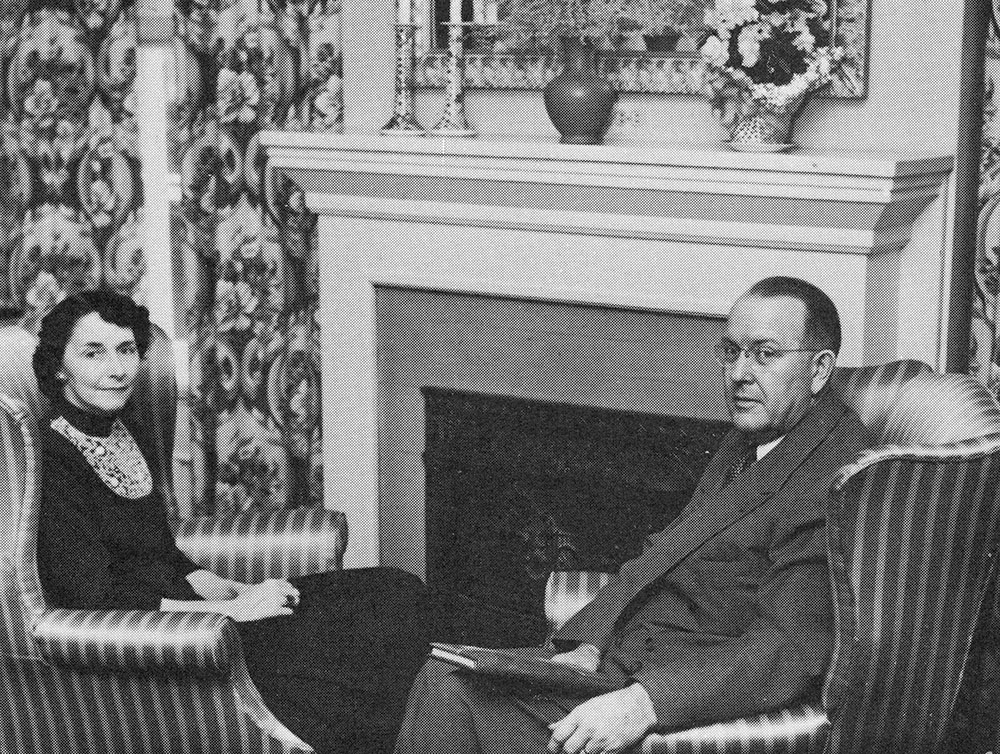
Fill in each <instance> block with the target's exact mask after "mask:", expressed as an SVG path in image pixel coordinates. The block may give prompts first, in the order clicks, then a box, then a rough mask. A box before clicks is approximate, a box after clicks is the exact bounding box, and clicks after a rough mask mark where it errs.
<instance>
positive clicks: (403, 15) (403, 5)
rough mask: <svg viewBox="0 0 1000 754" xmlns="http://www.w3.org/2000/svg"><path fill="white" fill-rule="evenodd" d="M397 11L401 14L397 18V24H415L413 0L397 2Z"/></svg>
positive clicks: (397, 0)
mask: <svg viewBox="0 0 1000 754" xmlns="http://www.w3.org/2000/svg"><path fill="white" fill-rule="evenodd" d="M396 10H397V11H398V13H399V15H398V16H397V17H396V21H397V23H401V24H412V23H413V0H396Z"/></svg>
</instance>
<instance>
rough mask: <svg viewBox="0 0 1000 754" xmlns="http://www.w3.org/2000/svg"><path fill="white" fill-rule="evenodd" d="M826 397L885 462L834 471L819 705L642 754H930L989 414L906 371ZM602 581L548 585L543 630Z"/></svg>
mask: <svg viewBox="0 0 1000 754" xmlns="http://www.w3.org/2000/svg"><path fill="white" fill-rule="evenodd" d="M831 387H832V389H834V390H836V391H838V392H839V393H840V394H841V396H842V397H843V399H844V401H845V403H847V404H848V405H849V406H851V407H853V408H854V409H855V410H856V411H857V413H858V414H859V416H860V417H861V419H862V422H863V423H864V424H865V426H866V427H868V428H869V429H870V430H871V432H872V434H871V441H872V442H873V443H875V444H878V445H883V444H885V443H893V444H894V446H893V447H880V448H878V449H877V450H873V451H870V452H869V453H868V454H866V455H865V456H864V457H863V458H862V459H861V460H860V461H859V462H858V463H857V464H854V465H852V466H849V467H846V468H845V469H844V470H843V472H842V475H841V478H840V480H839V482H838V484H837V486H836V488H835V489H836V494H835V495H833V496H832V499H831V513H830V520H831V522H832V525H831V527H830V529H829V533H828V537H829V540H830V541H829V556H830V562H831V575H832V579H833V583H834V590H835V594H836V596H837V600H836V602H837V607H838V616H837V642H836V650H835V653H834V661H833V662H832V663H831V668H830V671H829V673H828V676H827V679H826V684H825V688H824V697H823V705H822V706H809V705H800V706H798V707H794V708H791V709H788V710H781V711H779V712H775V713H771V714H767V715H761V716H758V717H754V718H748V719H745V720H737V721H733V722H726V723H720V724H716V725H709V726H703V727H700V728H694V729H691V730H685V731H677V732H672V733H669V734H665V735H660V734H651V735H649V736H647V737H646V738H645V739H644V740H643V743H642V747H641V749H642V751H643V752H644V753H647V754H652V753H653V752H655V753H657V754H688V753H690V754H729V752H740V753H741V754H752V753H755V752H762V753H763V752H768V753H771V752H788V753H789V754H819V752H825V753H826V754H847V753H850V754H855V753H857V754H861V753H862V752H864V754H877V753H878V752H887V753H888V752H893V753H894V754H896V753H899V754H905V753H906V752H914V754H916V753H917V752H929V751H933V749H934V745H935V743H936V742H937V741H939V740H940V739H941V736H942V735H943V731H944V727H945V725H946V723H947V721H948V717H949V715H950V713H951V710H952V705H953V704H954V700H955V695H956V693H957V689H958V683H959V680H960V674H961V671H962V668H963V667H964V663H965V661H966V656H967V653H968V647H969V644H970V642H971V638H972V633H973V630H974V628H975V623H976V618H977V615H978V611H979V610H980V608H981V603H982V600H983V594H984V592H985V589H986V586H987V580H988V576H989V568H990V563H991V562H992V560H991V554H992V550H991V548H992V546H993V543H994V541H995V539H996V528H997V518H998V510H997V508H998V501H997V481H998V479H997V476H998V473H1000V472H998V470H997V466H998V465H1000V457H998V456H997V453H996V452H995V451H996V450H997V448H998V447H1000V434H997V433H1000V406H998V404H997V402H996V401H995V400H994V399H993V397H992V396H991V395H990V394H989V393H988V392H987V391H986V390H984V389H983V388H982V386H981V385H980V384H979V383H977V382H976V381H974V380H972V379H971V378H968V377H965V376H962V375H938V374H934V373H933V372H932V371H931V369H930V367H929V366H928V365H926V364H923V363H922V362H918V361H899V362H893V363H891V364H886V365H883V366H880V367H865V368H855V369H851V368H848V369H840V370H838V372H837V375H836V378H835V381H834V383H833V384H832V385H831ZM942 443H949V444H948V445H944V446H941V447H938V446H939V445H940V444H942ZM925 446H928V447H925ZM609 578H610V577H609V576H608V575H607V574H597V573H584V572H556V573H553V574H552V576H551V577H550V579H549V583H548V585H547V588H546V608H545V609H546V616H547V617H548V619H549V622H550V625H552V626H553V628H556V627H558V626H559V625H561V624H562V623H563V622H565V620H567V619H568V618H569V616H570V615H572V613H573V610H574V608H575V609H579V607H582V606H583V605H584V604H586V603H587V601H588V597H587V594H588V593H589V595H590V598H593V596H594V594H596V592H597V589H599V588H600V586H601V585H603V584H604V583H606V581H607V580H608V579H609ZM949 595H950V596H951V598H949ZM952 599H953V600H954V607H952V604H953V603H952ZM901 606H906V609H907V610H908V611H912V612H911V613H907V614H904V612H903V609H902V607H901Z"/></svg>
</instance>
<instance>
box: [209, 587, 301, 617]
mask: <svg viewBox="0 0 1000 754" xmlns="http://www.w3.org/2000/svg"><path fill="white" fill-rule="evenodd" d="M244 586H246V588H245V589H244V590H243V592H242V593H240V595H239V596H237V597H235V598H234V599H231V600H229V601H228V602H224V603H222V605H223V610H224V614H225V615H228V616H229V617H230V618H232V619H233V620H234V621H236V622H237V623H247V622H249V621H254V620H261V619H262V618H274V617H276V616H279V615H291V614H292V608H293V607H294V606H295V605H297V604H298V602H299V590H298V589H296V588H295V587H294V586H292V585H291V584H290V583H289V582H287V581H285V580H284V579H268V580H267V581H263V582H261V583H260V584H252V585H249V586H247V585H244Z"/></svg>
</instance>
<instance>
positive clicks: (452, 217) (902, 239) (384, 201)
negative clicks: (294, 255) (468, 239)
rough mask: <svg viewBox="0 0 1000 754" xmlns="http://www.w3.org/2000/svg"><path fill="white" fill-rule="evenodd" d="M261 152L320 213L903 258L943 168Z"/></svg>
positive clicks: (376, 151)
mask: <svg viewBox="0 0 1000 754" xmlns="http://www.w3.org/2000/svg"><path fill="white" fill-rule="evenodd" d="M261 142H262V144H263V145H264V146H265V147H266V148H267V150H268V155H269V165H270V168H271V169H272V170H273V169H277V170H280V171H282V172H283V173H285V174H287V175H288V176H289V177H290V178H292V179H293V180H294V181H295V182H296V183H297V184H298V185H299V186H301V187H302V189H303V190H304V191H305V193H306V198H307V203H308V205H309V207H310V208H311V209H312V210H313V211H315V212H317V213H319V214H333V215H338V216H342V217H357V218H364V219H383V220H394V221H401V222H425V223H426V222H430V223H439V224H445V225H466V226H474V227H478V228H501V229H521V230H536V231H552V232H570V233H578V234H588V235H601V236H611V237H616V238H628V239H637V240H657V241H672V242H681V243H706V244H711V245H718V244H720V243H721V244H726V245H730V246H740V247H749V248H773V247H774V245H775V239H781V246H782V248H787V249H795V250H802V251H808V250H816V251H823V252H828V253H829V252H836V253H855V254H868V253H872V252H876V251H898V250H899V249H901V248H902V247H903V246H904V245H905V244H906V243H907V241H908V240H909V238H910V231H911V229H912V224H913V221H914V220H915V218H916V217H917V216H918V215H919V214H920V212H921V211H922V210H923V209H924V208H925V207H926V206H927V205H928V204H929V203H930V202H931V201H932V200H933V199H934V198H935V197H936V196H937V195H938V192H939V191H940V188H941V185H942V184H943V182H944V180H945V178H946V177H947V175H948V173H949V172H950V171H951V169H952V165H953V160H952V158H951V157H946V156H937V155H923V156H898V157H894V156H891V155H889V156H887V155H886V154H884V153H881V152H880V153H877V154H871V155H864V154H837V153H820V152H811V151H809V152H801V153H795V154H780V155H774V154H737V153H733V152H729V151H723V150H721V149H718V150H713V149H704V148H702V149H694V148H689V149H684V148H676V149H668V148H664V147H645V146H643V147H641V148H636V147H614V146H601V147H580V146H565V145H560V144H554V143H542V142H534V143H532V142H513V141H503V140H491V141H475V140H468V141H467V140H454V139H453V140H442V139H419V138H384V137H374V138H372V137H360V136H339V135H337V136H333V135H330V134H314V133H293V132H270V133H265V134H263V135H262V137H261Z"/></svg>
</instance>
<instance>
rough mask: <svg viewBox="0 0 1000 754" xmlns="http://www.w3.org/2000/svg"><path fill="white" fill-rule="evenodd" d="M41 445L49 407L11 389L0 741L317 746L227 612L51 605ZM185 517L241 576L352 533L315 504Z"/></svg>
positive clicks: (166, 749)
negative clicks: (45, 589)
mask: <svg viewBox="0 0 1000 754" xmlns="http://www.w3.org/2000/svg"><path fill="white" fill-rule="evenodd" d="M150 384H151V385H153V384H158V385H159V386H160V387H159V388H157V389H161V388H162V387H163V386H164V385H165V384H168V385H169V384H172V381H170V380H166V381H165V380H159V381H158V382H156V381H151V383H150ZM153 405H158V404H156V403H155V401H154V404H153ZM163 405H171V407H172V404H169V401H166V402H165V403H164V404H163ZM148 424H149V426H151V427H154V428H156V429H155V431H157V432H160V431H163V432H164V435H163V437H164V440H163V442H164V448H165V449H167V450H168V452H167V455H166V457H167V458H169V457H170V453H171V452H172V451H169V448H168V444H169V442H170V440H171V438H172V434H171V433H172V427H171V425H170V422H169V421H166V423H164V424H156V423H148ZM37 447H38V426H37V421H36V417H34V416H33V415H31V414H30V413H29V412H28V411H27V408H26V407H25V405H24V404H23V403H21V402H20V401H14V400H12V399H8V398H7V397H6V396H4V395H0V459H2V463H0V614H2V617H3V629H2V632H0V752H5V753H6V752H11V753H12V754H13V753H14V752H16V753H17V754H22V753H23V754H55V753H58V754H84V753H86V754H224V753H226V752H239V753H240V754H243V752H247V753H255V752H259V753H261V754H263V753H267V754H300V753H301V754H305V752H311V751H312V749H311V748H310V747H309V746H308V745H307V744H306V743H305V742H303V741H301V740H300V739H298V738H297V737H296V736H295V735H294V734H293V733H292V732H291V731H289V730H288V729H287V728H286V727H285V726H284V725H283V724H282V723H281V722H280V721H279V720H277V718H275V717H274V715H272V714H271V712H270V711H269V710H268V709H267V707H266V706H265V704H264V702H263V700H262V699H261V697H260V693H259V692H258V690H257V688H256V687H255V686H254V684H253V682H252V680H251V679H250V676H249V674H248V672H247V667H246V662H245V660H244V658H243V653H242V649H241V647H240V643H239V635H238V634H237V633H236V631H235V629H234V627H233V625H232V624H231V623H230V621H229V619H228V618H223V617H222V616H218V615H213V614H206V613H160V612H157V611H138V610H136V611H133V610H112V611H82V610H59V609H52V610H49V609H46V605H45V601H44V597H43V594H42V589H41V585H40V583H39V580H38V564H37V537H38V518H39V494H38V479H37V476H36V464H37V461H36V454H37ZM282 525H286V526H288V527H289V530H288V531H287V532H284V533H283V532H282V531H280V530H279V529H280V527H281V526H282ZM180 529H181V530H182V531H183V532H184V533H185V535H188V536H189V539H190V541H191V542H192V546H191V548H190V549H191V550H192V551H193V552H194V554H195V555H196V556H199V555H200V556H202V557H203V558H205V560H207V561H208V562H210V563H218V564H222V565H227V564H228V565H227V567H228V568H230V569H231V573H232V574H233V575H234V576H237V577H239V576H240V575H241V574H243V575H249V574H258V573H259V574H262V575H283V574H287V575H289V576H291V575H296V574H298V573H304V572H311V571H313V570H325V569H329V568H331V567H339V564H340V562H341V559H342V557H343V549H344V547H345V545H346V537H347V533H346V524H345V523H344V520H343V515H342V514H339V513H335V512H331V511H314V510H309V511H284V512H280V513H274V514H262V515H258V516H240V517H237V518H234V519H229V520H227V521H222V522H212V521H209V520H197V521H194V522H191V523H190V524H188V523H186V522H182V523H181V525H180ZM303 541H304V543H305V544H304V545H303ZM222 543H224V544H222ZM240 543H241V544H240ZM283 545H289V546H290V550H289V554H287V555H286V554H285V553H284V552H282V551H281V547H282V546H283Z"/></svg>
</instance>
